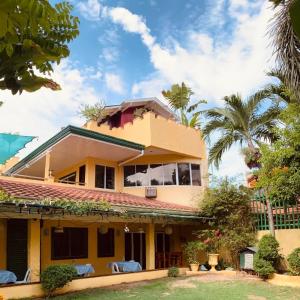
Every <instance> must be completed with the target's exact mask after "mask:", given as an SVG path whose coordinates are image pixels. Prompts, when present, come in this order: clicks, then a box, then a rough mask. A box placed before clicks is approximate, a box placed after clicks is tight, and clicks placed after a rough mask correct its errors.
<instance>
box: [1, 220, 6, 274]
mask: <svg viewBox="0 0 300 300" xmlns="http://www.w3.org/2000/svg"><path fill="white" fill-rule="evenodd" d="M0 269H6V220H5V219H0Z"/></svg>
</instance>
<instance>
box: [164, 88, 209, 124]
mask: <svg viewBox="0 0 300 300" xmlns="http://www.w3.org/2000/svg"><path fill="white" fill-rule="evenodd" d="M193 94H194V93H193V91H192V89H191V88H189V87H188V86H187V85H185V83H184V82H182V83H181V85H179V84H173V85H172V86H171V89H170V90H166V91H165V90H164V91H162V95H163V96H164V97H165V98H166V99H167V101H168V102H169V105H170V106H171V107H172V109H173V110H174V111H175V112H176V113H177V114H178V116H179V118H180V121H181V123H182V124H183V125H186V126H189V127H193V128H200V114H201V112H200V111H196V110H197V109H198V107H199V106H200V104H203V103H207V102H206V101H205V100H199V101H197V102H196V103H194V104H192V100H191V96H192V95H193Z"/></svg>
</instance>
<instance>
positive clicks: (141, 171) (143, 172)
mask: <svg viewBox="0 0 300 300" xmlns="http://www.w3.org/2000/svg"><path fill="white" fill-rule="evenodd" d="M148 170H149V169H148V165H136V169H135V171H136V173H135V182H136V185H137V186H147V185H149V171H148Z"/></svg>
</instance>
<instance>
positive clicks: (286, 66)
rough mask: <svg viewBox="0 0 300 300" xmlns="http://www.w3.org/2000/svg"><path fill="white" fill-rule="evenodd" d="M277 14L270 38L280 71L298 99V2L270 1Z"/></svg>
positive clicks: (299, 60)
mask: <svg viewBox="0 0 300 300" xmlns="http://www.w3.org/2000/svg"><path fill="white" fill-rule="evenodd" d="M270 1H272V2H273V4H274V7H276V8H277V13H276V14H275V16H274V19H273V25H272V28H271V36H272V38H273V44H274V46H275V54H276V59H277V62H278V66H279V69H280V71H281V72H282V74H283V76H284V78H285V79H286V82H287V84H288V86H289V88H290V89H291V90H292V91H294V93H295V94H296V95H297V96H298V98H300V18H299V15H300V0H270Z"/></svg>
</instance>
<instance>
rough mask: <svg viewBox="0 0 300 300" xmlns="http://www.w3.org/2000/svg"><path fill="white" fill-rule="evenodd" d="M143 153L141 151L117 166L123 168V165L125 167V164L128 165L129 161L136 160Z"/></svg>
mask: <svg viewBox="0 0 300 300" xmlns="http://www.w3.org/2000/svg"><path fill="white" fill-rule="evenodd" d="M144 153H145V151H144V150H142V151H141V153H139V154H138V155H136V156H133V157H131V158H128V159H126V160H124V161H122V162H120V163H119V164H118V166H119V167H121V166H123V165H125V164H127V163H129V162H131V161H133V160H135V159H137V158H139V157H141V156H143V155H144Z"/></svg>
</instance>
